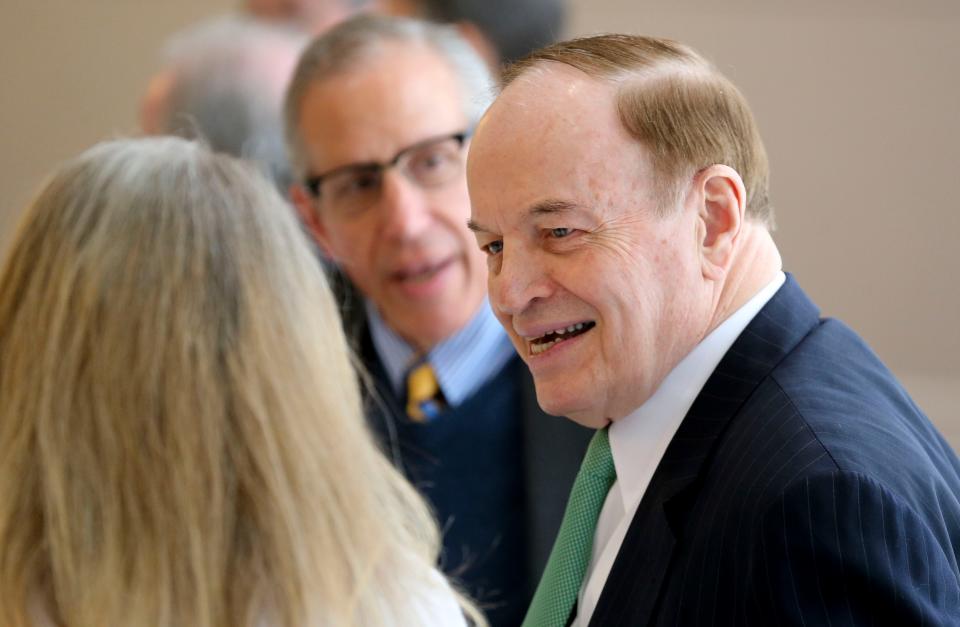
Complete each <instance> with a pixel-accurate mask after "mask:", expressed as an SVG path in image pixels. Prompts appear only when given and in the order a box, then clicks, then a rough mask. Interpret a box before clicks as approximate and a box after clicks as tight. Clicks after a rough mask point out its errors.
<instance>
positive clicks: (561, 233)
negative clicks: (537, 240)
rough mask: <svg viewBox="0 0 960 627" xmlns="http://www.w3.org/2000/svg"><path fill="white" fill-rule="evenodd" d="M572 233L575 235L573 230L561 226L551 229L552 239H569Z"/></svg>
mask: <svg viewBox="0 0 960 627" xmlns="http://www.w3.org/2000/svg"><path fill="white" fill-rule="evenodd" d="M571 233H573V229H571V228H567V227H565V226H561V227H558V228H555V229H550V237H554V238H557V239H560V238H563V237H567V236H568V235H570V234H571Z"/></svg>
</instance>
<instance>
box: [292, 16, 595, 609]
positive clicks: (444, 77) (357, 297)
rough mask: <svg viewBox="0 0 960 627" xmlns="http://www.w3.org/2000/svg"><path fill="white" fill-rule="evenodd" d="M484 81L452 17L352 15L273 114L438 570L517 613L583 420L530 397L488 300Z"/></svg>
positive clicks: (485, 603)
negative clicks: (475, 155)
mask: <svg viewBox="0 0 960 627" xmlns="http://www.w3.org/2000/svg"><path fill="white" fill-rule="evenodd" d="M490 88H491V78H490V74H489V72H488V70H487V67H486V65H484V63H483V61H481V60H480V58H479V57H478V56H477V55H476V53H475V52H474V51H473V49H472V48H471V47H470V46H469V44H467V43H466V42H465V41H464V40H463V39H462V38H461V37H459V36H458V35H457V32H456V30H455V29H453V28H452V27H449V26H440V25H436V24H431V23H428V22H420V21H413V20H408V19H399V18H390V17H384V16H373V15H369V16H361V17H357V18H354V19H352V20H350V21H348V22H345V23H343V24H341V25H340V26H338V27H336V28H334V29H333V30H331V31H330V32H329V33H327V34H326V35H323V36H321V37H320V38H319V39H317V40H316V41H314V42H313V43H312V44H311V45H310V47H309V48H307V50H306V51H305V52H304V54H303V56H302V58H301V59H300V62H299V64H298V66H297V70H296V72H295V74H294V78H293V80H292V82H291V85H290V90H289V93H288V96H287V102H286V121H287V133H288V140H289V144H290V150H291V155H292V162H293V164H294V168H295V172H296V174H297V177H298V180H299V181H300V183H301V184H300V185H296V186H294V187H293V188H292V189H291V197H292V198H293V200H294V204H295V205H296V206H297V208H298V209H299V212H300V215H301V216H302V218H303V221H304V222H305V223H306V224H307V226H308V228H309V230H310V231H311V233H313V235H314V237H315V238H316V240H317V242H318V243H319V245H320V247H321V248H322V250H323V251H324V252H325V254H326V256H327V257H328V258H329V259H330V260H332V262H333V263H334V264H336V266H337V267H338V268H339V271H340V272H341V273H342V274H341V275H340V276H338V277H337V286H338V291H339V295H340V301H341V304H342V310H343V314H344V323H345V325H346V329H347V333H348V336H349V337H350V338H351V340H352V342H353V343H354V345H355V346H356V349H357V351H358V353H359V354H360V356H361V359H362V360H363V363H364V364H365V365H366V366H367V368H368V369H369V370H370V371H371V373H372V374H373V377H374V380H375V383H376V394H375V395H374V396H373V397H371V399H369V402H368V417H369V419H370V423H371V425H373V427H374V429H375V431H376V432H377V434H378V435H379V437H380V440H381V442H382V443H383V446H384V447H385V449H386V450H387V451H388V452H389V454H391V455H392V456H393V458H394V460H395V461H396V463H397V464H398V466H400V467H402V468H403V470H404V472H406V473H407V476H408V477H409V478H410V479H411V480H412V481H413V482H414V484H415V485H416V486H417V487H418V488H420V489H421V491H422V492H423V493H424V494H425V495H426V496H427V497H428V499H429V500H430V502H431V503H432V505H433V507H434V508H435V510H436V512H437V515H438V517H439V519H440V521H441V526H442V528H443V530H444V534H443V546H444V550H443V559H442V566H443V568H444V570H445V571H446V572H447V573H448V574H451V575H454V576H456V577H458V578H459V579H460V580H462V581H463V583H464V585H465V587H466V589H467V591H468V592H469V593H470V594H471V596H474V597H475V598H476V599H477V601H478V602H479V603H480V604H481V606H482V607H484V609H486V610H487V611H488V614H489V618H490V620H491V622H492V623H494V624H497V625H516V624H519V622H520V620H521V618H522V616H523V611H524V609H525V607H526V604H527V602H528V600H529V599H530V596H531V595H532V592H533V588H534V586H535V585H536V581H537V579H538V577H539V574H540V572H541V570H542V568H543V564H544V563H545V561H546V557H547V554H548V553H549V550H550V546H551V544H552V542H553V538H554V536H555V534H556V530H557V528H558V526H559V522H560V518H561V516H562V512H563V503H564V501H565V498H566V492H567V491H568V490H569V486H570V485H571V482H572V480H573V476H574V474H575V472H576V466H577V463H578V462H579V459H580V457H581V456H582V454H583V450H584V448H585V446H586V442H587V439H588V437H589V432H588V431H587V430H585V429H582V428H581V427H578V426H576V425H573V424H568V423H564V422H562V421H556V420H550V419H549V418H547V417H546V416H544V415H543V414H542V413H541V412H540V410H539V408H538V407H537V406H536V402H535V399H534V398H533V389H532V383H531V381H530V379H529V376H528V374H527V373H526V370H525V368H524V367H523V364H522V362H521V361H520V359H519V358H518V357H517V356H516V354H515V353H514V351H513V349H512V347H511V345H510V341H509V339H508V338H507V336H506V334H505V333H504V332H503V329H501V328H500V326H499V325H498V324H497V321H496V319H495V318H494V317H493V315H492V313H491V312H490V308H489V306H488V303H487V299H486V288H485V285H486V268H485V267H484V260H483V256H482V254H481V253H480V252H479V251H478V250H477V249H476V246H475V245H474V242H473V240H472V236H471V234H470V232H469V231H468V230H467V228H466V221H467V218H468V217H469V215H470V204H469V198H468V196H467V189H466V179H465V171H464V165H465V155H466V149H467V145H468V143H469V138H470V133H471V131H472V128H473V125H474V124H475V123H476V121H477V119H478V118H479V117H480V115H481V114H482V113H483V111H484V109H485V108H486V106H487V104H488V102H489V99H490V96H491V94H490Z"/></svg>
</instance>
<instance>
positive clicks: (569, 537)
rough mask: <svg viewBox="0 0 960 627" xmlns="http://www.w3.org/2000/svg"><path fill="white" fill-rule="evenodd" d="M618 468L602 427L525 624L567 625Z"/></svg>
mask: <svg viewBox="0 0 960 627" xmlns="http://www.w3.org/2000/svg"><path fill="white" fill-rule="evenodd" d="M616 478H617V470H616V468H615V467H614V465H613V455H611V454H610V439H609V437H608V435H607V429H606V428H603V429H600V430H598V431H597V432H596V433H595V434H594V436H593V439H591V440H590V446H589V447H588V448H587V454H586V455H585V456H584V458H583V463H582V464H580V472H578V473H577V478H576V480H575V481H574V482H573V489H572V490H571V491H570V499H569V500H568V501H567V510H566V511H565V512H564V514H563V523H561V525H560V531H559V533H557V540H556V542H554V543H553V550H552V551H551V552H550V559H549V560H548V561H547V567H546V569H545V570H544V571H543V577H542V578H541V579H540V584H539V585H538V586H537V592H536V594H534V595H533V601H532V602H531V603H530V609H528V610H527V616H526V618H524V619H523V627H558V626H559V627H563V625H565V624H566V623H567V618H569V616H570V612H571V610H572V609H573V604H574V602H575V601H576V600H577V593H578V592H579V591H580V584H581V583H582V581H583V576H584V574H585V573H586V572H587V566H588V565H589V564H590V557H591V554H592V552H593V532H594V530H595V529H596V527H597V518H598V517H599V516H600V510H601V509H602V508H603V503H604V501H605V500H606V498H607V492H609V491H610V486H611V485H613V481H614V480H615V479H616Z"/></svg>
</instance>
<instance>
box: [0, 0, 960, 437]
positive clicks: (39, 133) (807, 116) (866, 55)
mask: <svg viewBox="0 0 960 627" xmlns="http://www.w3.org/2000/svg"><path fill="white" fill-rule="evenodd" d="M2 2H3V4H2V14H3V19H2V21H0V78H2V86H0V129H2V136H0V250H2V251H5V250H6V247H7V244H8V242H9V239H10V236H11V230H12V229H13V226H14V224H15V222H16V219H17V217H18V215H19V213H20V212H21V210H22V208H23V206H24V205H25V204H26V203H27V202H28V201H29V199H30V197H31V195H32V194H33V193H34V192H35V191H36V190H37V189H38V187H39V186H40V184H41V183H42V180H43V177H44V175H45V174H46V173H47V172H49V171H50V170H52V169H53V168H54V167H55V166H56V165H57V164H58V163H59V162H60V161H62V160H63V159H65V158H68V157H70V156H72V155H74V154H76V153H78V152H80V151H81V150H83V149H84V148H86V147H88V146H90V145H91V144H92V143H94V142H96V141H99V140H102V139H108V138H111V137H115V136H119V135H124V134H129V133H132V132H135V131H136V110H137V105H138V101H139V98H140V95H141V92H142V90H143V88H144V86H145V84H146V81H147V80H148V78H149V76H150V74H151V73H152V72H153V71H154V70H155V69H156V67H157V62H158V51H159V49H160V47H161V46H162V44H163V42H164V40H165V39H166V37H168V36H169V35H170V34H172V33H173V32H175V31H176V30H178V29H180V28H182V27H184V26H186V25H188V24H190V23H191V22H193V21H195V20H197V19H201V18H203V17H208V16H212V15H214V14H216V13H218V12H221V11H226V10H229V9H231V8H232V7H233V6H234V5H235V3H234V2H230V1H228V0H165V1H164V2H147V1H145V0H2ZM838 5H840V6H838ZM570 7H571V14H570V18H571V19H570V23H569V28H568V32H567V33H564V34H565V35H581V34H590V33H595V32H605V31H606V32H609V31H620V32H631V33H643V34H652V35H659V36H667V37H672V38H675V39H679V40H681V41H683V42H685V43H687V44H690V45H692V46H693V47H695V48H697V49H698V50H699V51H700V52H702V53H704V54H705V55H706V56H707V57H708V58H710V59H711V60H713V61H714V63H715V64H716V65H717V66H718V67H719V68H720V69H721V70H722V71H723V72H724V73H726V74H727V75H728V76H729V77H730V78H731V79H733V81H734V82H735V83H736V84H737V85H739V86H740V88H741V89H742V90H743V91H744V93H745V94H746V96H747V98H748V100H749V101H750V102H751V104H752V106H753V109H754V113H755V114H756V117H757V119H758V121H759V124H760V128H761V132H762V134H763V136H764V139H765V142H766V146H767V150H768V153H769V155H770V161H771V168H772V198H773V204H774V207H775V210H776V215H777V223H778V230H777V231H776V233H775V237H776V239H777V241H778V243H779V245H780V248H781V252H782V253H783V257H784V262H785V266H786V269H787V270H788V271H790V272H793V273H794V274H795V275H796V277H797V278H798V280H799V281H800V283H801V285H803V287H804V288H805V289H806V290H807V291H808V293H810V294H811V295H812V296H813V298H814V299H815V300H816V301H817V302H818V304H819V305H820V306H821V308H822V309H823V313H824V315H829V316H836V317H839V318H841V319H843V320H844V321H846V322H847V323H848V324H850V325H851V326H852V327H854V328H855V329H856V330H857V331H858V332H859V333H860V334H861V335H863V336H864V337H865V338H866V339H867V341H868V342H869V343H870V344H871V346H872V347H873V348H874V350H876V351H877V352H878V353H879V354H880V356H881V357H882V358H883V359H884V361H886V363H887V364H888V365H889V366H890V367H891V368H892V369H893V371H894V372H895V373H896V374H897V375H898V376H899V377H900V378H901V379H902V380H903V381H904V383H905V384H906V386H907V389H908V390H909V391H910V393H911V394H912V395H913V397H914V398H915V400H916V401H917V402H918V404H919V405H920V406H921V407H922V408H923V409H924V410H925V411H926V412H927V413H928V415H930V417H931V418H932V419H933V420H934V422H935V423H937V424H938V426H939V427H940V428H941V430H943V431H944V433H945V434H946V435H947V437H948V439H950V440H951V442H952V444H953V446H954V447H955V448H960V409H958V408H957V405H958V401H960V356H958V355H960V329H958V325H960V281H958V277H957V272H958V270H960V262H958V260H957V246H956V244H955V242H954V238H956V237H957V236H958V235H960V202H958V201H957V187H958V179H960V173H958V170H960V156H958V151H960V3H958V2H956V1H955V0H913V1H912V2H909V3H907V2H901V1H899V0H845V1H844V2H841V3H837V2H833V1H828V0H807V1H806V2H804V3H795V2H786V1H784V0H728V1H725V2H716V1H715V2H708V1H705V0H697V1H694V0H673V1H666V0H656V1H648V2H642V1H629V0H574V1H572V2H571V4H570ZM145 289H148V286H145Z"/></svg>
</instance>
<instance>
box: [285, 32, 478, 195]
mask: <svg viewBox="0 0 960 627" xmlns="http://www.w3.org/2000/svg"><path fill="white" fill-rule="evenodd" d="M384 43H403V44H411V45H424V46H427V47H429V48H430V49H432V50H434V51H436V53H437V54H438V55H439V56H440V57H441V58H442V59H443V60H444V61H446V62H447V63H448V64H449V65H450V67H451V69H452V70H453V72H454V74H455V75H456V77H457V80H458V81H459V82H460V85H461V90H462V101H463V109H464V113H465V115H466V118H467V120H468V121H469V123H470V125H471V126H472V125H473V124H475V123H476V122H477V121H478V120H479V119H480V117H481V116H482V115H483V113H484V111H486V110H487V107H488V106H490V103H491V102H492V101H493V91H494V90H493V86H494V82H493V77H492V76H491V74H490V70H489V68H488V67H487V65H486V64H485V63H484V62H483V60H482V59H481V58H480V56H479V55H478V54H477V53H476V51H475V50H474V49H473V47H472V46H471V45H470V44H469V43H468V42H467V41H466V40H465V39H463V38H462V37H461V36H460V35H459V33H457V30H456V29H455V28H454V27H452V26H444V25H440V24H434V23H431V22H426V21H423V20H415V19H409V18H399V17H387V16H383V15H360V16H357V17H355V18H353V19H350V20H347V21H346V22H343V23H342V24H340V25H338V26H336V27H335V28H333V29H332V30H330V31H329V32H327V33H326V34H324V35H321V36H320V37H318V38H317V39H316V40H314V41H313V43H312V44H310V46H309V47H308V48H307V49H306V50H305V51H304V52H303V54H302V55H301V57H300V62H299V63H298V64H297V69H296V70H295V71H294V73H293V79H292V80H291V81H290V87H289V89H288V90H287V98H286V103H285V105H284V119H285V120H286V136H287V147H288V149H289V151H290V160H291V162H292V165H293V170H294V174H295V175H296V176H297V177H298V178H302V177H303V176H304V175H305V173H306V170H307V167H308V166H307V157H306V150H305V147H304V145H303V141H302V138H301V137H300V128H299V126H300V113H301V108H302V105H303V99H304V97H305V96H306V93H307V90H308V89H309V88H310V87H311V86H312V85H313V84H315V83H317V82H319V81H323V80H325V79H328V78H330V77H332V76H334V75H338V74H341V73H343V72H345V71H348V70H352V69H355V68H356V67H357V66H359V65H360V64H361V63H362V62H363V61H364V60H365V59H368V58H370V57H372V56H375V55H376V54H377V53H378V52H379V51H380V50H381V49H382V47H383V44H384Z"/></svg>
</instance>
